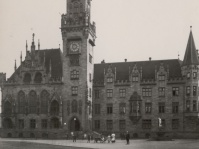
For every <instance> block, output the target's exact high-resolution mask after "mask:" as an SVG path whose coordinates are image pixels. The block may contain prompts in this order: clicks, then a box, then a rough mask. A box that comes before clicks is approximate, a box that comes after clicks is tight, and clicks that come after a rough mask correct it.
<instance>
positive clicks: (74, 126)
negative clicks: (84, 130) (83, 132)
mask: <svg viewBox="0 0 199 149" xmlns="http://www.w3.org/2000/svg"><path fill="white" fill-rule="evenodd" d="M76 120H77V119H76V118H74V125H75V126H74V128H75V129H74V131H76Z"/></svg>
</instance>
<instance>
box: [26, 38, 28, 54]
mask: <svg viewBox="0 0 199 149" xmlns="http://www.w3.org/2000/svg"><path fill="white" fill-rule="evenodd" d="M27 51H28V43H27V40H26V52H27Z"/></svg>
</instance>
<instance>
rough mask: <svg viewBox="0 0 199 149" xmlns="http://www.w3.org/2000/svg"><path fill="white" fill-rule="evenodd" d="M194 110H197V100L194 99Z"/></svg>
mask: <svg viewBox="0 0 199 149" xmlns="http://www.w3.org/2000/svg"><path fill="white" fill-rule="evenodd" d="M193 111H197V101H196V100H193Z"/></svg>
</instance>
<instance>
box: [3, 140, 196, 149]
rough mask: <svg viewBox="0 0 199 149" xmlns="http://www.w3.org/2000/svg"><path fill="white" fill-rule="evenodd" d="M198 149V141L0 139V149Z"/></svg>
mask: <svg viewBox="0 0 199 149" xmlns="http://www.w3.org/2000/svg"><path fill="white" fill-rule="evenodd" d="M78 147H80V148H81V149H89V148H95V149H199V140H175V141H147V140H131V141H130V145H126V144H125V141H123V140H117V142H116V143H114V144H108V143H93V142H91V143H87V142H86V141H82V140H78V141H77V142H76V143H73V142H72V141H71V140H17V139H0V149H19V148H20V149H78Z"/></svg>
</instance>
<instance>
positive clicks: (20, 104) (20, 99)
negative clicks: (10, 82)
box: [17, 91, 26, 114]
mask: <svg viewBox="0 0 199 149" xmlns="http://www.w3.org/2000/svg"><path fill="white" fill-rule="evenodd" d="M17 99H18V112H19V114H25V113H26V107H25V106H26V100H25V93H24V92H23V91H20V92H19V93H18V97H17Z"/></svg>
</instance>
